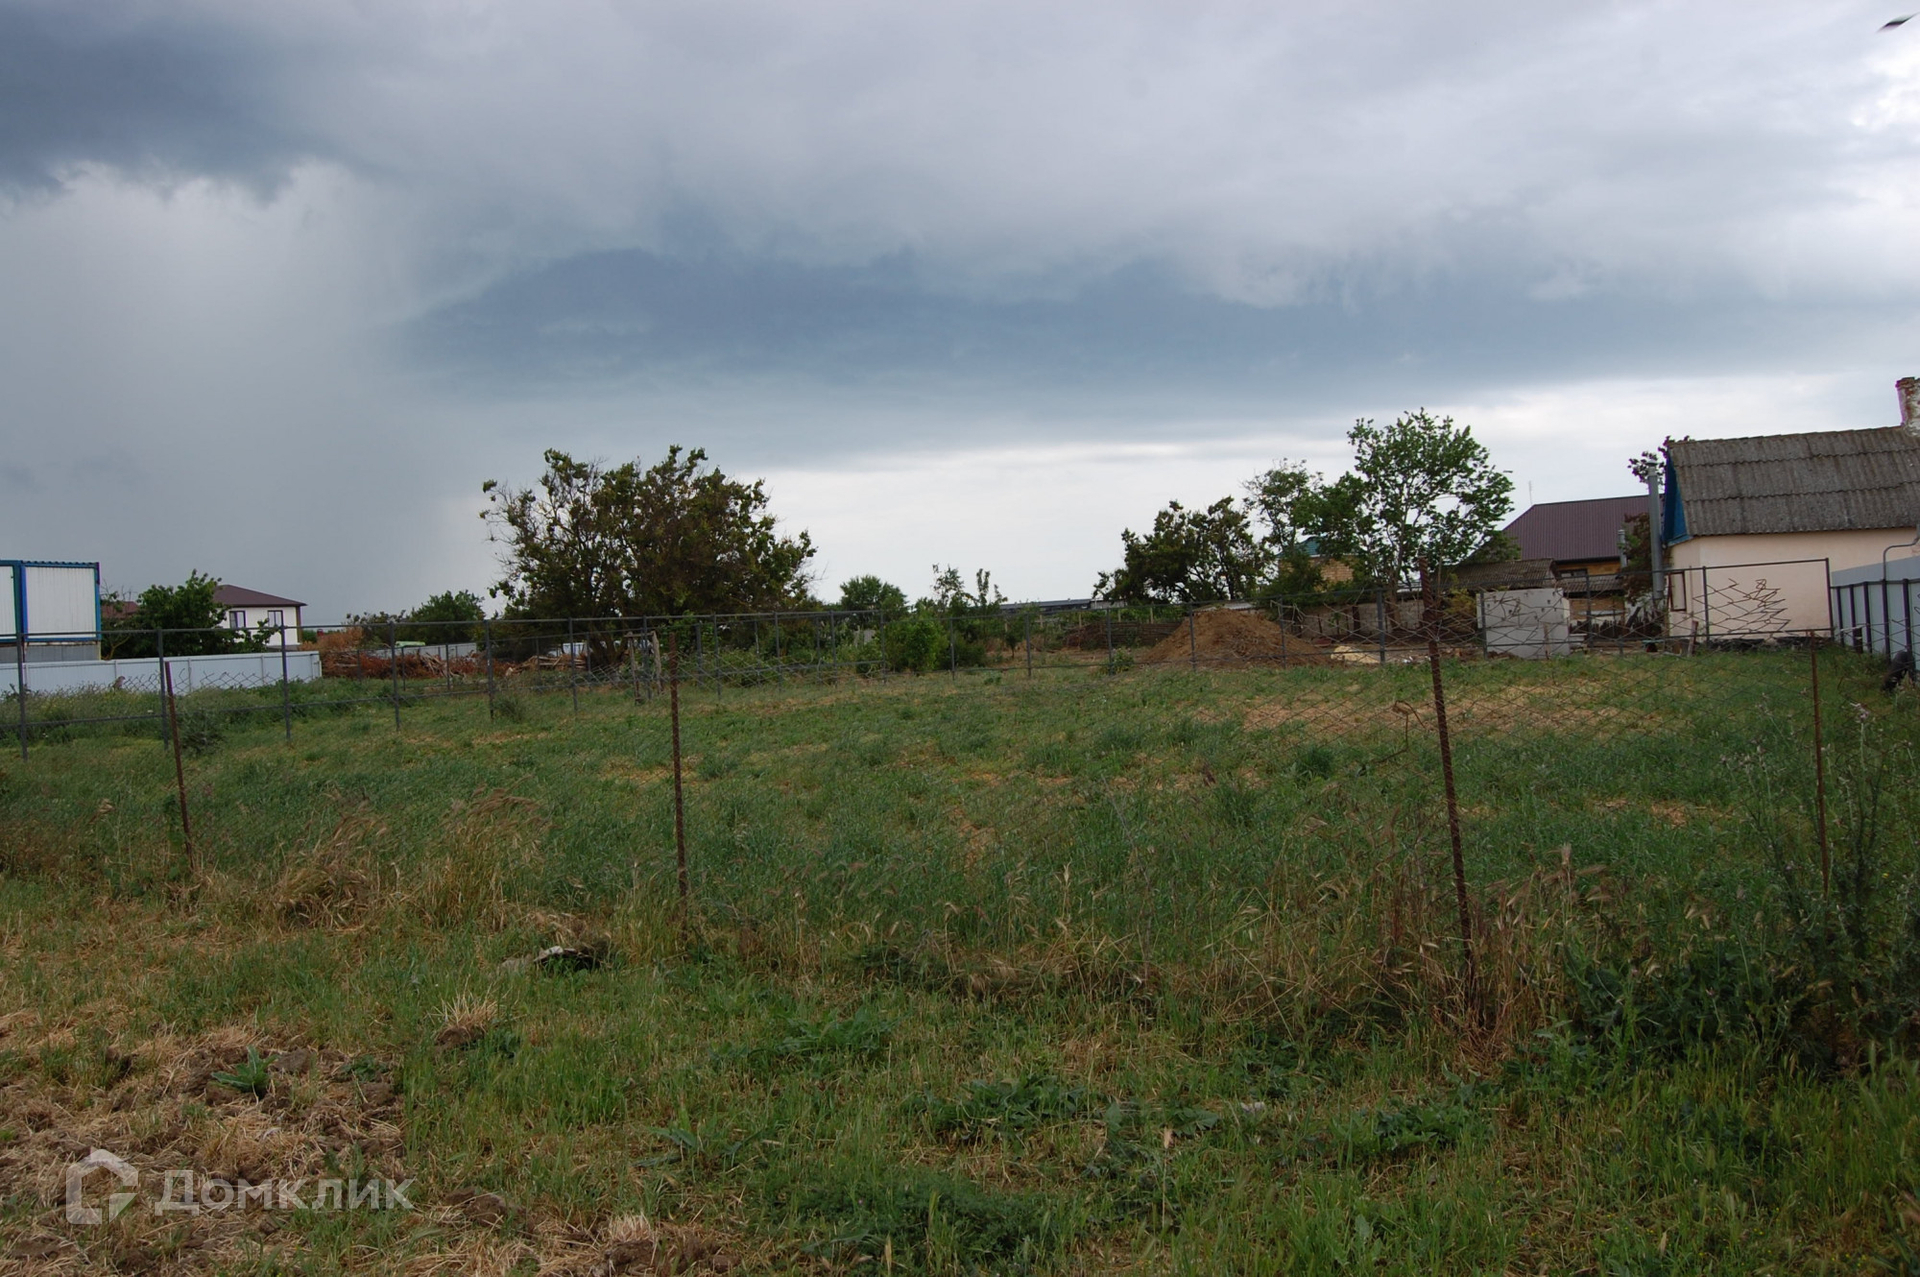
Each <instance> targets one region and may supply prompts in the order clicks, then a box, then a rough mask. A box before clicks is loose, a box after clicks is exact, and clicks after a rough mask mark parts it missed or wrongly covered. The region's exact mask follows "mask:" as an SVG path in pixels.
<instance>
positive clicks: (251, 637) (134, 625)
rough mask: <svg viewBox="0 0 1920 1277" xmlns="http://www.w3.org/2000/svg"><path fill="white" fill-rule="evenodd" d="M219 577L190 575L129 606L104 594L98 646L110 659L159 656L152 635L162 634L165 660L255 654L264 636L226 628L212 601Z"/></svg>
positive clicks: (155, 589)
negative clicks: (100, 644)
mask: <svg viewBox="0 0 1920 1277" xmlns="http://www.w3.org/2000/svg"><path fill="white" fill-rule="evenodd" d="M219 589H220V578H218V577H212V576H202V575H201V574H200V572H199V571H198V570H195V571H193V572H189V573H188V574H187V579H186V580H185V581H184V582H182V583H181V584H179V585H149V586H148V587H147V588H146V589H144V590H142V591H140V596H139V597H138V598H137V599H135V600H133V601H131V602H129V601H128V600H126V599H125V598H122V597H116V596H113V595H108V596H107V597H105V598H103V599H102V600H101V602H102V604H103V606H102V608H101V612H102V615H103V623H102V627H101V628H102V631H103V632H102V634H101V639H102V646H103V647H104V648H105V649H106V650H105V655H106V656H107V657H108V658H109V659H111V658H114V657H142V656H158V655H159V646H158V644H157V643H156V641H155V637H154V631H155V630H165V631H167V634H166V649H167V655H168V656H206V655H210V654H212V653H216V652H233V651H243V650H254V651H257V650H259V649H260V648H263V647H265V646H266V634H267V633H268V632H269V631H267V630H266V627H264V626H263V627H262V628H261V630H260V631H259V632H249V631H246V630H230V629H227V628H226V621H227V610H226V609H225V608H224V607H222V606H221V605H220V603H219V601H218V600H217V599H216V598H215V597H214V596H215V595H216V594H217V593H218V592H219Z"/></svg>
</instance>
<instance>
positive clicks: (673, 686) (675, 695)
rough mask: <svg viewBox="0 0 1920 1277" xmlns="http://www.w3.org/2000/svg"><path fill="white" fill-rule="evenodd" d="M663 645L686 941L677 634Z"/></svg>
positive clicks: (684, 811) (672, 633)
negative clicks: (666, 652)
mask: <svg viewBox="0 0 1920 1277" xmlns="http://www.w3.org/2000/svg"><path fill="white" fill-rule="evenodd" d="M667 641H668V642H669V643H671V644H672V647H671V649H670V651H671V652H672V655H670V656H669V657H668V658H667V695H668V697H669V698H670V699H669V702H668V705H669V713H670V717H671V718H672V721H673V853H674V863H675V868H676V870H677V873H678V878H679V886H680V939H681V941H682V943H684V942H685V941H686V939H687V936H688V932H689V927H690V923H691V917H690V915H691V909H690V908H689V905H688V897H689V895H690V894H691V893H690V891H689V890H688V883H687V802H686V797H685V794H684V792H683V790H682V788H681V781H680V632H679V630H677V629H675V630H671V631H669V632H668V634H667Z"/></svg>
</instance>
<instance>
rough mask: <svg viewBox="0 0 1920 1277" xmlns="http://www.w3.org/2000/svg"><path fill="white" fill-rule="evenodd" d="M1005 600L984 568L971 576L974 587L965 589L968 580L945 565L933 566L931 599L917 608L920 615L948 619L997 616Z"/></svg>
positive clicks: (922, 600) (921, 601)
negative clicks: (939, 615)
mask: <svg viewBox="0 0 1920 1277" xmlns="http://www.w3.org/2000/svg"><path fill="white" fill-rule="evenodd" d="M1006 601H1007V596H1006V595H1004V594H1002V593H1001V592H1000V587H999V586H997V585H995V584H994V583H993V573H991V572H989V571H987V570H986V569H985V568H979V569H977V570H976V571H975V572H974V574H973V587H972V588H971V589H969V588H968V587H967V579H966V578H965V577H964V576H962V575H960V569H959V568H956V567H953V566H952V565H948V566H947V567H944V568H943V567H941V566H940V565H939V564H938V563H936V564H934V565H933V596H932V597H931V598H924V599H921V600H920V602H919V605H918V606H919V608H920V610H921V611H923V612H940V613H943V614H945V615H948V616H964V615H966V614H968V613H970V612H971V613H993V614H995V615H998V613H999V611H1000V605H1001V604H1002V603H1005V602H1006Z"/></svg>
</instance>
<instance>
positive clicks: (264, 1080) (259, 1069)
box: [211, 1046, 272, 1095]
mask: <svg viewBox="0 0 1920 1277" xmlns="http://www.w3.org/2000/svg"><path fill="white" fill-rule="evenodd" d="M211 1080H212V1081H214V1082H218V1083H219V1084H220V1085H221V1086H224V1087H226V1088H227V1089H228V1090H230V1091H238V1092H240V1093H241V1094H242V1095H265V1094H266V1093H267V1091H268V1089H269V1088H270V1086H271V1081H272V1080H271V1078H270V1077H269V1075H268V1066H267V1062H266V1061H265V1060H263V1059H261V1058H260V1048H259V1047H254V1046H250V1047H248V1048H247V1062H246V1063H245V1064H241V1065H237V1066H235V1067H234V1069H233V1071H232V1072H228V1073H215V1074H213V1076H212V1078H211Z"/></svg>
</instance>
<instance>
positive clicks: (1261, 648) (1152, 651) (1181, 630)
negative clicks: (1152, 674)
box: [1139, 608, 1327, 666]
mask: <svg viewBox="0 0 1920 1277" xmlns="http://www.w3.org/2000/svg"><path fill="white" fill-rule="evenodd" d="M1139 660H1140V664H1142V665H1173V664H1177V663H1179V662H1182V661H1186V662H1192V661H1198V662H1199V663H1200V664H1202V665H1208V666H1222V665H1253V664H1266V663H1282V662H1284V663H1285V664H1288V665H1325V664H1327V656H1326V653H1325V652H1324V651H1323V650H1321V649H1320V648H1319V647H1318V646H1316V645H1315V644H1314V643H1312V642H1311V641H1309V640H1307V639H1303V638H1301V637H1300V636H1299V635H1298V634H1290V633H1288V632H1287V631H1286V629H1284V628H1283V627H1282V626H1280V625H1277V624H1275V623H1274V622H1273V621H1270V620H1268V619H1267V618H1266V617H1264V616H1261V615H1260V614H1259V613H1257V612H1233V611H1228V610H1227V609H1225V608H1215V609H1212V610H1209V611H1205V612H1199V613H1196V614H1195V615H1194V616H1193V617H1192V618H1191V619H1189V620H1187V621H1183V622H1181V623H1180V624H1179V625H1178V626H1177V627H1176V628H1175V629H1174V631H1173V633H1171V634H1169V635H1168V636H1167V637H1166V638H1164V639H1161V640H1160V641H1159V642H1158V643H1156V644H1154V645H1153V646H1152V647H1150V648H1148V649H1147V650H1146V652H1145V653H1143V654H1142V655H1141V656H1140V658H1139Z"/></svg>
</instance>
